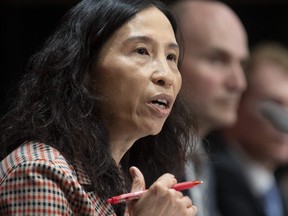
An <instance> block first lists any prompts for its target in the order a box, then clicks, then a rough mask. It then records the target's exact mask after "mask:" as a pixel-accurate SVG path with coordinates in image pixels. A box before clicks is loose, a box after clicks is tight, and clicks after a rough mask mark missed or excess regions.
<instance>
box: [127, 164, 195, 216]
mask: <svg viewBox="0 0 288 216" xmlns="http://www.w3.org/2000/svg"><path fill="white" fill-rule="evenodd" d="M130 173H131V175H132V178H133V183H132V189H131V192H136V191H139V190H145V180H144V177H143V175H142V173H141V172H140V170H139V169H137V168H136V167H131V168H130ZM176 183H177V181H176V179H175V178H174V176H173V175H171V174H164V175H162V176H161V177H160V178H158V179H157V181H156V182H154V183H153V185H152V186H151V187H150V188H149V190H148V191H147V192H146V193H144V194H143V195H142V196H141V197H140V198H139V200H133V201H131V202H129V203H128V209H129V214H130V216H136V215H137V216H142V215H143V216H147V215H149V216H154V215H155V216H161V215H163V216H164V215H165V216H169V215H171V216H175V215H181V216H186V215H187V216H188V215H189V216H193V215H196V213H197V208H196V206H193V205H192V201H191V199H190V198H189V197H187V196H183V194H182V193H181V192H179V191H176V190H174V189H172V188H171V187H172V186H173V185H174V184H176Z"/></svg>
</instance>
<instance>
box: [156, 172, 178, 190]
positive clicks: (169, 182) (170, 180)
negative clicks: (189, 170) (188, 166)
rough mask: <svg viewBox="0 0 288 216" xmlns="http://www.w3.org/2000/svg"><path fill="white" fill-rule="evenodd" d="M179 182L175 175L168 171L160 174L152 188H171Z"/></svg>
mask: <svg viewBox="0 0 288 216" xmlns="http://www.w3.org/2000/svg"><path fill="white" fill-rule="evenodd" d="M176 183H177V180H176V179H175V177H174V175H172V174H170V173H166V174H164V175H162V176H160V177H159V178H158V179H157V180H156V181H155V182H154V183H153V184H152V186H151V188H167V189H170V188H172V187H173V185H175V184H176Z"/></svg>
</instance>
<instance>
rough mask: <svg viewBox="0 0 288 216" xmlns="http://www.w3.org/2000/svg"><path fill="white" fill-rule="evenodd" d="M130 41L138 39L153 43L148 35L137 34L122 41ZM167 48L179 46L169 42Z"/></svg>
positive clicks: (177, 47)
mask: <svg viewBox="0 0 288 216" xmlns="http://www.w3.org/2000/svg"><path fill="white" fill-rule="evenodd" d="M131 41H140V42H144V43H152V44H153V43H155V41H154V40H153V38H151V37H149V36H145V35H137V36H131V37H129V38H128V39H127V40H126V41H125V42H124V43H129V42H131ZM168 47H169V48H172V49H179V46H178V44H177V43H174V42H171V43H169V44H168Z"/></svg>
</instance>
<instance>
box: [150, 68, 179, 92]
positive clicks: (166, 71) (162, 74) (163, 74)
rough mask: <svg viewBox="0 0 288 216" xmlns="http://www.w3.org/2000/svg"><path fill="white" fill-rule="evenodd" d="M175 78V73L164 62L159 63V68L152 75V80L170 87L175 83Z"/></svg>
mask: <svg viewBox="0 0 288 216" xmlns="http://www.w3.org/2000/svg"><path fill="white" fill-rule="evenodd" d="M174 79H175V75H174V73H173V72H172V71H171V69H170V68H169V67H168V66H165V65H163V64H161V65H158V67H157V69H156V70H155V71H154V73H153V75H152V81H153V82H154V83H155V84H157V85H160V86H163V87H170V86H172V85H173V83H174Z"/></svg>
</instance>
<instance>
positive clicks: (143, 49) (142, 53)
mask: <svg viewBox="0 0 288 216" xmlns="http://www.w3.org/2000/svg"><path fill="white" fill-rule="evenodd" d="M137 53H138V54H140V55H149V53H148V51H147V49H145V48H140V49H137Z"/></svg>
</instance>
